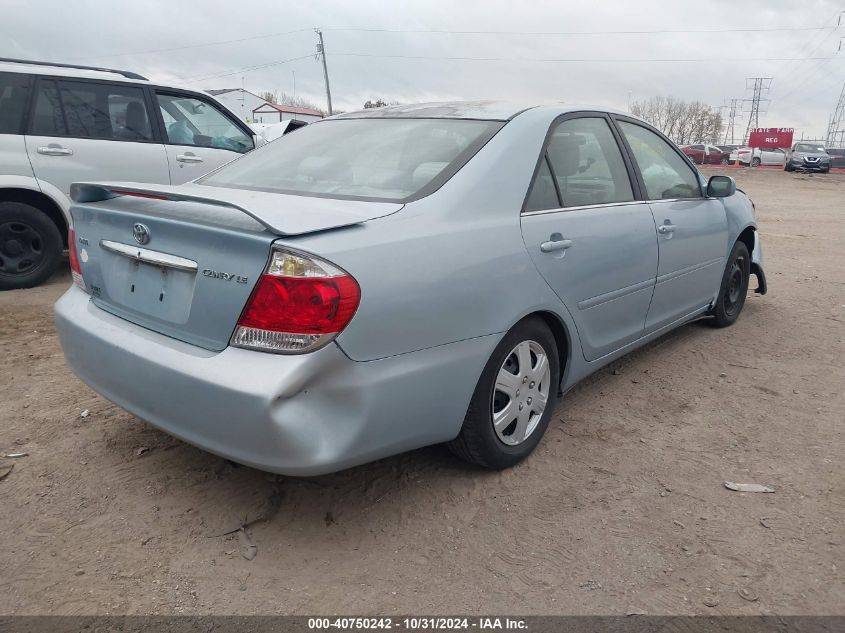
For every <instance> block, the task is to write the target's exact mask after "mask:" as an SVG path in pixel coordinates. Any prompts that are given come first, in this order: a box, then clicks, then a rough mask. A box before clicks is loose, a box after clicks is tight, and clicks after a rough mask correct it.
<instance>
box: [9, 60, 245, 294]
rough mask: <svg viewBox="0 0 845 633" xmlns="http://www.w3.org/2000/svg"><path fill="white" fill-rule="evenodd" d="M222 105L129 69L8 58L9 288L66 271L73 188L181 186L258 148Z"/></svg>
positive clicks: (202, 95) (198, 94)
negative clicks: (115, 183)
mask: <svg viewBox="0 0 845 633" xmlns="http://www.w3.org/2000/svg"><path fill="white" fill-rule="evenodd" d="M257 142H258V141H257V139H256V137H255V135H254V133H253V131H252V130H251V129H250V128H249V126H247V125H246V123H244V122H243V121H240V120H238V118H237V116H235V115H234V114H233V113H232V112H230V111H229V110H227V109H226V108H225V107H224V106H223V105H221V104H220V103H218V102H217V101H215V100H214V98H213V97H211V96H209V95H207V94H204V93H201V92H196V91H194V90H185V89H183V88H179V87H174V86H164V85H160V84H154V83H151V82H149V81H147V80H146V79H145V78H144V77H142V76H140V75H137V74H135V73H132V72H128V71H120V70H111V69H105V68H92V67H86V66H69V65H67V64H49V63H45V62H32V61H21V60H12V59H0V157H2V160H0V290H8V289H12V288H27V287H29V286H35V285H37V284H39V283H41V282H42V281H44V280H45V279H47V278H48V277H49V276H50V275H51V274H52V273H53V271H54V270H55V269H56V267H57V266H58V265H59V262H60V260H61V256H62V250H63V249H64V247H65V246H66V245H67V236H68V227H69V226H70V213H69V209H70V198H69V194H70V185H71V183H72V182H74V181H76V180H86V179H91V178H101V179H117V180H127V179H128V180H133V181H137V182H149V183H156V184H173V185H177V184H180V183H183V182H186V181H188V180H193V179H194V178H197V177H199V176H201V175H203V174H204V173H206V172H208V171H210V170H212V169H215V168H217V167H219V166H221V165H223V164H224V163H227V162H229V161H230V160H232V159H233V158H236V157H238V156H239V155H241V154H243V153H244V152H248V151H250V150H251V149H253V148H254V147H255V146H256V143H257Z"/></svg>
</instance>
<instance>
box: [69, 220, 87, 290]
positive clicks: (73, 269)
mask: <svg viewBox="0 0 845 633" xmlns="http://www.w3.org/2000/svg"><path fill="white" fill-rule="evenodd" d="M67 250H68V259H69V260H70V276H71V277H73V283H75V284H76V285H77V286H79V287H80V288H82V289H83V290H87V289H86V288H85V280H84V279H83V278H82V268H81V267H80V265H79V253H77V251H76V231H74V230H73V229H70V230H69V231H68V234H67Z"/></svg>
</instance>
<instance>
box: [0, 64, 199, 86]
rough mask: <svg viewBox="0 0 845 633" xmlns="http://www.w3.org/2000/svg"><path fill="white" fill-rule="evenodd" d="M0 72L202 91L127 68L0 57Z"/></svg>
mask: <svg viewBox="0 0 845 633" xmlns="http://www.w3.org/2000/svg"><path fill="white" fill-rule="evenodd" d="M0 72H3V73H21V74H27V75H48V76H50V77H68V78H73V79H100V80H106V81H118V82H120V83H131V84H139V85H148V86H158V87H161V88H173V89H178V90H188V91H190V92H203V91H202V90H195V89H193V88H184V87H182V86H178V85H172V84H163V83H160V82H157V81H150V80H149V79H147V78H146V77H143V76H141V75H139V74H138V73H135V72H132V71H129V70H116V69H112V68H97V67H93V66H73V65H67V64H60V63H56V64H53V63H51V62H41V61H37V62H36V61H30V60H10V59H6V58H0Z"/></svg>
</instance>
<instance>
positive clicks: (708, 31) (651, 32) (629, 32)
mask: <svg viewBox="0 0 845 633" xmlns="http://www.w3.org/2000/svg"><path fill="white" fill-rule="evenodd" d="M826 28H828V27H826V26H797V27H792V26H788V27H773V28H763V27H761V28H757V27H743V28H733V29H656V30H627V31H453V30H447V29H382V28H355V27H346V26H335V27H328V28H324V29H323V30H324V31H353V32H360V33H417V34H420V33H439V34H447V35H554V36H560V35H565V36H568V35H572V36H577V35H659V34H682V33H684V34H689V33H705V34H712V33H775V32H786V31H822V30H824V29H826Z"/></svg>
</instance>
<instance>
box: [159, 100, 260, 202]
mask: <svg viewBox="0 0 845 633" xmlns="http://www.w3.org/2000/svg"><path fill="white" fill-rule="evenodd" d="M155 99H156V106H157V107H156V110H157V111H158V113H157V118H158V123H159V126H160V127H161V134H162V138H163V139H164V142H165V147H166V148H167V157H168V160H169V161H170V180H171V182H172V183H173V184H174V185H179V184H182V183H183V182H187V181H189V180H194V179H195V178H199V177H200V176H202V175H203V174H206V173H208V172H210V171H213V170H215V169H217V168H218V167H220V166H221V165H225V164H226V163H228V162H229V161H231V160H234V159H235V158H237V157H238V156H240V155H241V154H244V153H246V152H248V151H250V150H252V149H254V148H255V142H254V139H253V136H252V131H251V130H250V129H249V128H248V127H247V126H246V124H245V123H242V122H240V121H237V120H236V119H234V118H233V117H232V116H231V115H230V114H229V113H228V112H226V111H225V110H224V109H223V108H221V107H220V105H219V104H216V103H214V101H213V100H211V99H208V98H206V97H203V96H201V95H197V94H193V93H182V92H177V91H171V90H163V89H161V90H156V91H155Z"/></svg>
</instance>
